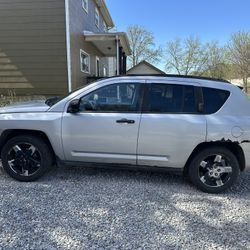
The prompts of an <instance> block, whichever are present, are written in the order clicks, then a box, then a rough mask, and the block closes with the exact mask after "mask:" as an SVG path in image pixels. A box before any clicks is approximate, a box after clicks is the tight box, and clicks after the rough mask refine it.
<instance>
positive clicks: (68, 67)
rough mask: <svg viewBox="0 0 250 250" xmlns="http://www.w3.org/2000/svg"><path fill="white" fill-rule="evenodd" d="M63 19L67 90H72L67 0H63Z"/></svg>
mask: <svg viewBox="0 0 250 250" xmlns="http://www.w3.org/2000/svg"><path fill="white" fill-rule="evenodd" d="M65 20H66V46H67V70H68V92H71V91H72V75H71V73H72V70H71V46H70V29H69V0H65Z"/></svg>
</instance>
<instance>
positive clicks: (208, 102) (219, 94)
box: [202, 87, 230, 114]
mask: <svg viewBox="0 0 250 250" xmlns="http://www.w3.org/2000/svg"><path fill="white" fill-rule="evenodd" d="M202 92H203V101H204V109H203V112H204V114H213V113H215V112H217V111H218V110H219V109H220V108H221V107H222V106H223V105H224V103H225V102H226V100H227V99H228V97H229V95H230V92H229V91H227V90H223V89H214V88H206V87H204V88H202Z"/></svg>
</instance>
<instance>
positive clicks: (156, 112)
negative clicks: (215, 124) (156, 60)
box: [137, 80, 206, 168]
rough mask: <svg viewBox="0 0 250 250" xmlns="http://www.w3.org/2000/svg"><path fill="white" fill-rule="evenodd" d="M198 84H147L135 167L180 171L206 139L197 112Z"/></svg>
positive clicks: (198, 102) (198, 99)
mask: <svg viewBox="0 0 250 250" xmlns="http://www.w3.org/2000/svg"><path fill="white" fill-rule="evenodd" d="M201 103H202V95H201V89H200V87H199V84H198V83H197V84H194V85H193V84H191V83H185V84H181V83H178V82H176V81H173V82H171V81H169V82H168V83H166V82H164V81H160V80H159V81H155V82H154V81H151V82H148V83H147V87H146V94H145V100H144V106H143V112H142V117H141V124H140V131H139V138H138V159H137V160H138V161H137V162H138V165H149V166H159V167H173V168H183V167H184V164H185V163H186V161H187V159H188V157H189V155H190V154H191V153H192V151H193V149H194V148H195V147H196V146H197V145H198V144H199V143H201V142H204V141H205V139H206V119H205V117H204V115H202V114H201V113H200V112H199V109H201V106H200V105H201Z"/></svg>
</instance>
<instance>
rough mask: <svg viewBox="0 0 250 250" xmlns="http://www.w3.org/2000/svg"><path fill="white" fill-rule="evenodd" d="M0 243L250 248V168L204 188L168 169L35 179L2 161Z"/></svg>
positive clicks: (59, 173) (67, 171) (80, 171)
mask: <svg viewBox="0 0 250 250" xmlns="http://www.w3.org/2000/svg"><path fill="white" fill-rule="evenodd" d="M0 186H1V192H0V197H1V198H0V248H1V249H36V250H38V249H98V250H99V249H150V250H151V249H192V250H193V249H250V193H249V191H250V172H245V173H243V174H242V176H241V179H240V181H239V183H238V185H237V186H235V187H234V188H233V189H232V190H230V191H228V192H227V193H224V194H220V195H208V194H204V193H201V192H199V191H197V190H196V189H195V188H194V187H192V186H190V185H189V184H188V183H187V182H186V181H185V180H183V177H181V176H174V175H170V174H166V173H149V172H133V171H119V170H103V169H102V170H100V169H85V168H79V167H71V168H70V167H63V168H55V169H54V170H52V172H50V173H49V174H48V175H47V176H45V177H44V178H42V179H40V180H39V181H37V182H35V183H20V182H16V181H14V180H12V179H11V178H9V177H8V176H6V174H4V173H3V171H2V169H1V168H0Z"/></svg>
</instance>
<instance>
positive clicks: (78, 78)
mask: <svg viewBox="0 0 250 250" xmlns="http://www.w3.org/2000/svg"><path fill="white" fill-rule="evenodd" d="M95 7H96V4H95V2H94V1H93V0H89V4H88V13H87V12H86V11H85V10H84V9H83V7H82V1H81V0H71V1H69V17H70V18H69V19H70V43H71V69H72V79H71V80H72V89H76V88H78V87H80V86H83V85H85V84H87V80H86V79H87V77H88V76H95V75H96V56H98V57H99V58H100V64H101V65H105V66H106V67H107V68H108V60H107V58H102V57H103V55H102V54H101V53H100V51H99V50H98V49H97V48H96V47H95V46H93V45H92V44H91V43H89V42H86V41H85V40H84V36H83V31H84V30H87V31H91V32H96V33H98V32H101V33H103V32H105V30H104V25H103V21H104V19H103V17H102V15H101V12H100V25H99V28H98V27H97V26H96V25H95ZM81 49H82V50H84V51H85V52H87V53H88V54H89V55H90V73H89V74H86V73H83V72H81V66H80V50H81ZM101 70H102V69H101Z"/></svg>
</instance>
